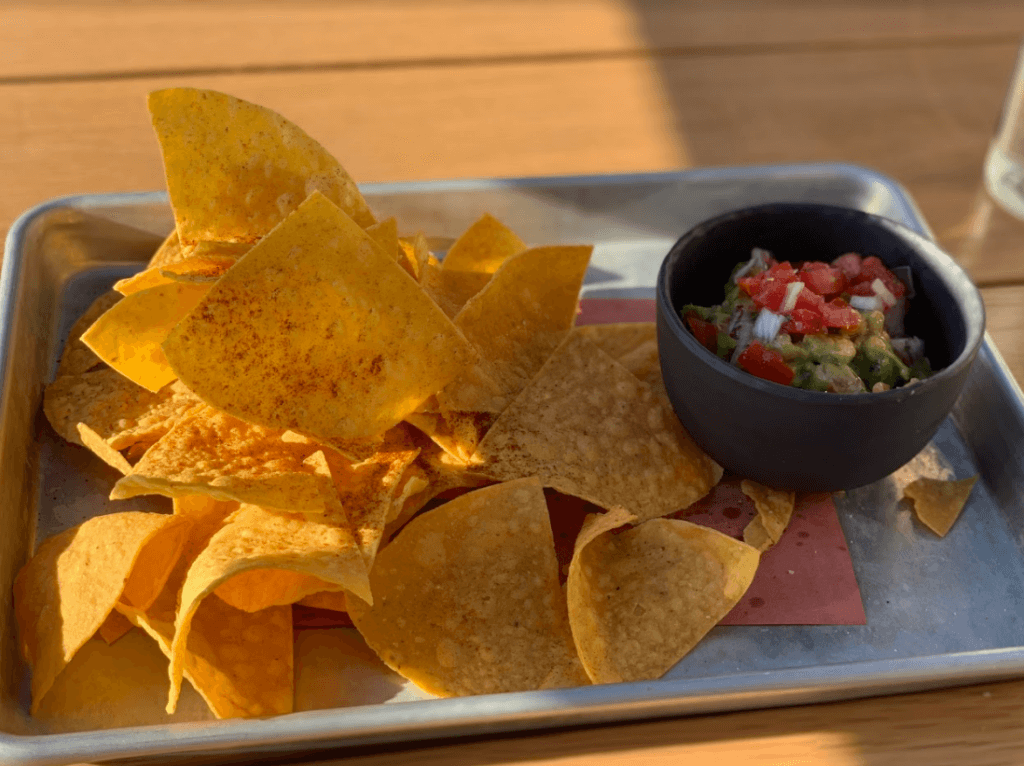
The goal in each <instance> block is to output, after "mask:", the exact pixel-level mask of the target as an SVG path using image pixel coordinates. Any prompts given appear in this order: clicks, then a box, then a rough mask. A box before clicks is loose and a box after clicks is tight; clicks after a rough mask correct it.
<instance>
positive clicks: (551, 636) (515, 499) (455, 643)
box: [347, 479, 586, 696]
mask: <svg viewBox="0 0 1024 766" xmlns="http://www.w3.org/2000/svg"><path fill="white" fill-rule="evenodd" d="M370 584H371V587H372V589H373V592H374V597H375V601H374V605H373V606H369V605H367V604H365V603H364V602H362V601H360V600H359V599H354V598H350V599H348V600H347V601H348V608H349V615H350V616H351V618H352V621H353V622H354V623H355V625H356V628H357V629H358V630H359V632H360V633H361V634H362V636H363V638H364V639H366V642H367V644H369V645H370V647H371V648H372V649H373V650H374V651H376V652H377V654H378V655H379V656H380V658H381V659H382V660H383V661H384V662H385V664H387V665H388V666H389V667H391V668H392V669H394V670H395V671H396V672H398V673H400V674H401V675H403V676H404V677H406V678H408V679H409V680H411V681H412V682H413V683H415V684H416V685H417V686H419V687H420V688H422V689H424V690H425V691H428V692H430V693H432V694H439V695H442V696H462V695H469V694H488V693H497V692H506V691H519V690H525V689H539V688H544V687H545V685H546V684H552V685H554V684H556V683H559V682H560V683H561V684H563V685H564V684H567V683H568V684H581V683H586V681H585V675H584V674H583V673H582V669H581V668H580V667H579V661H578V659H577V657H576V651H575V649H574V648H573V645H572V637H571V635H570V633H569V627H568V618H567V615H566V611H565V600H564V598H563V596H562V590H561V587H560V586H559V584H558V565H557V563H556V562H555V552H554V542H553V541H552V539H551V527H550V525H549V524H548V517H547V506H546V505H545V504H544V493H543V491H542V490H541V487H540V484H539V483H538V482H537V481H536V480H535V479H525V480H523V481H516V482H509V483H507V484H499V485H497V486H494V487H487V488H485V489H481V490H477V491H476V492H471V493H469V494H466V495H463V496H462V497H459V498H457V499H455V500H452V501H451V502H449V503H446V504H445V505H442V506H440V507H439V508H435V509H434V510H433V511H430V512H429V513H426V514H424V515H422V516H420V517H418V518H416V519H414V520H413V521H411V522H410V523H409V524H408V525H407V526H406V527H405V529H403V530H402V532H401V534H399V535H398V537H397V538H395V540H393V541H392V542H391V543H390V544H389V545H387V546H386V547H384V548H383V549H381V551H380V553H378V555H377V562H376V565H375V566H374V568H373V571H372V572H371V573H370Z"/></svg>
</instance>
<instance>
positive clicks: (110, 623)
mask: <svg viewBox="0 0 1024 766" xmlns="http://www.w3.org/2000/svg"><path fill="white" fill-rule="evenodd" d="M133 627H134V626H133V625H132V624H131V622H130V621H129V620H128V618H127V617H125V616H124V615H123V614H121V613H120V612H111V613H110V614H108V615H107V619H105V620H104V621H103V624H102V625H100V629H99V630H98V631H96V633H97V634H98V635H99V637H100V638H102V639H103V640H104V641H105V642H106V643H107V644H112V643H114V642H115V641H117V640H118V639H119V638H121V637H122V636H124V634H125V633H127V632H128V631H129V630H131V629H132V628H133Z"/></svg>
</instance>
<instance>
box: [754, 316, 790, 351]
mask: <svg viewBox="0 0 1024 766" xmlns="http://www.w3.org/2000/svg"><path fill="white" fill-rule="evenodd" d="M785 321H786V317H784V316H780V315H779V314H776V313H774V312H771V311H769V310H768V309H764V310H762V311H761V313H760V314H758V315H757V321H755V322H754V337H755V338H757V339H758V340H760V341H763V342H765V343H771V342H772V341H773V340H775V336H776V335H778V334H779V330H781V329H782V325H783V324H784V323H785Z"/></svg>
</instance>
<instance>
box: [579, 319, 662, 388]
mask: <svg viewBox="0 0 1024 766" xmlns="http://www.w3.org/2000/svg"><path fill="white" fill-rule="evenodd" d="M573 332H575V333H579V334H580V335H583V336H584V337H586V339H587V340H589V341H590V342H591V343H593V344H594V345H595V346H597V347H598V348H599V349H601V350H602V351H604V352H605V353H606V354H608V356H610V357H611V358H612V359H614V360H615V361H616V362H618V363H619V364H621V365H622V366H623V367H625V368H626V369H627V370H629V371H630V372H631V373H633V374H634V375H635V376H636V377H637V378H639V379H640V380H642V381H643V382H644V383H647V384H648V385H655V384H659V385H660V384H661V364H660V362H659V358H658V331H657V328H656V327H655V325H654V322H619V323H615V324H591V325H584V326H582V327H576V328H574V329H573Z"/></svg>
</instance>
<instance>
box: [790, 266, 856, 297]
mask: <svg viewBox="0 0 1024 766" xmlns="http://www.w3.org/2000/svg"><path fill="white" fill-rule="evenodd" d="M799 279H800V281H801V282H803V283H804V284H805V285H807V289H808V290H811V291H812V292H815V293H817V294H818V295H839V293H841V292H842V291H843V289H844V288H845V287H846V277H844V276H843V272H842V271H840V270H839V269H837V268H835V267H833V266H829V265H828V264H827V263H822V262H821V261H814V262H811V263H805V264H804V265H803V266H801V267H800V274H799Z"/></svg>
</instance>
